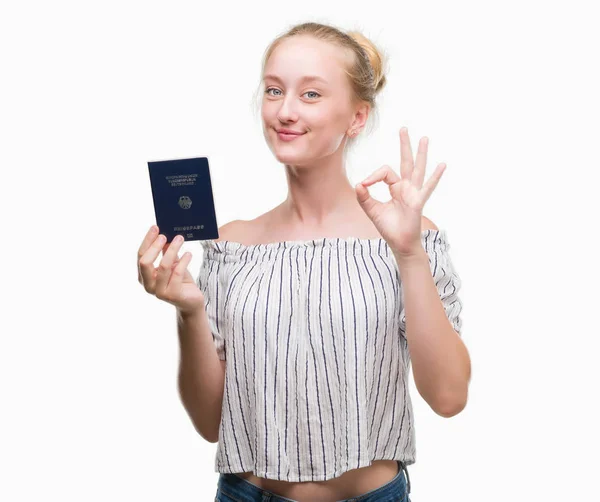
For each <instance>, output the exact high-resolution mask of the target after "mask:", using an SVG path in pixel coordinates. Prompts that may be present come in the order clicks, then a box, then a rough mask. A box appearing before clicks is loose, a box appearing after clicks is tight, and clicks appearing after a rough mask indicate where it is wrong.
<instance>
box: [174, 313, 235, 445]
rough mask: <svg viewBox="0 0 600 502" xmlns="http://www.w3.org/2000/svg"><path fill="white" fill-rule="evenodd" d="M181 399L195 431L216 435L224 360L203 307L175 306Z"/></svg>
mask: <svg viewBox="0 0 600 502" xmlns="http://www.w3.org/2000/svg"><path fill="white" fill-rule="evenodd" d="M177 334H178V336H179V345H180V348H181V350H180V360H179V377H178V386H179V394H180V396H181V401H182V402H183V405H184V407H185V409H186V411H187V412H188V414H189V416H190V418H191V420H192V423H193V424H194V427H195V428H196V431H197V432H198V434H200V435H201V436H202V437H203V438H204V439H206V440H207V441H209V442H211V443H216V442H217V441H218V439H219V425H220V423H221V406H222V402H223V391H224V388H225V364H226V363H225V361H224V360H221V359H219V356H218V355H217V351H216V349H215V345H214V343H213V339H212V333H211V331H210V327H209V325H208V316H207V314H206V310H205V309H204V307H202V308H201V309H198V311H197V312H193V313H183V312H181V311H180V310H179V309H177Z"/></svg>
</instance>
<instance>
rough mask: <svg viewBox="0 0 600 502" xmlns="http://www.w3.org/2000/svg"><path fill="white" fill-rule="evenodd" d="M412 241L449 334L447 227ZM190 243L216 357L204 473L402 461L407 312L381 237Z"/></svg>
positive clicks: (277, 473) (289, 472)
mask: <svg viewBox="0 0 600 502" xmlns="http://www.w3.org/2000/svg"><path fill="white" fill-rule="evenodd" d="M421 239H422V244H423V247H424V249H425V250H426V252H427V255H428V257H429V263H430V268H431V273H432V277H433V279H434V282H435V284H436V287H437V289H438V291H439V295H440V299H441V301H442V304H443V306H444V309H445V311H446V315H447V317H448V319H449V320H450V322H451V324H452V326H453V328H454V330H455V331H456V332H457V333H458V334H459V335H460V332H461V325H462V321H461V318H460V312H461V309H462V303H461V300H460V299H459V297H458V295H457V293H458V290H459V288H460V283H461V281H460V278H459V276H458V275H457V273H456V271H455V269H454V267H453V265H452V262H451V260H450V256H449V253H448V250H449V247H450V246H449V243H448V239H447V235H446V231H445V230H432V229H427V230H424V231H423V232H422V234H421ZM200 242H201V246H202V248H203V252H204V257H203V261H202V264H201V266H200V272H199V275H198V279H197V284H198V287H199V288H200V289H201V290H202V291H203V292H204V294H205V299H206V301H205V305H206V311H207V316H208V321H209V325H210V329H211V331H212V336H213V340H214V344H215V347H216V351H217V354H218V355H219V358H220V359H223V360H224V359H226V360H227V366H226V371H225V386H224V394H223V405H222V413H221V424H220V429H219V440H218V446H217V452H216V456H215V464H214V465H215V471H216V472H220V473H235V472H253V473H254V474H255V475H256V476H260V477H264V478H270V479H278V480H284V481H325V480H328V479H331V478H335V477H338V476H340V475H342V474H343V473H344V472H345V471H347V470H350V469H357V468H359V467H364V466H368V465H370V464H371V462H372V461H373V460H378V459H389V460H401V461H403V462H404V463H405V465H410V464H413V463H414V462H415V453H416V452H415V429H414V423H413V410H412V403H411V399H410V395H409V392H408V371H409V368H410V354H409V352H408V345H407V340H406V333H405V328H406V325H405V322H406V318H405V316H404V307H403V300H402V297H403V295H402V284H401V282H400V276H399V272H398V266H397V262H396V260H395V258H394V255H393V252H392V250H391V248H390V247H389V246H388V244H387V242H386V241H385V240H384V239H383V238H374V239H368V238H356V237H348V238H321V239H315V240H306V241H299V240H298V241H282V242H271V243H266V244H254V245H244V244H241V243H238V242H233V241H220V242H215V241H214V240H205V241H200Z"/></svg>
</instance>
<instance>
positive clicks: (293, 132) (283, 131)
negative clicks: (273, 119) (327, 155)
mask: <svg viewBox="0 0 600 502" xmlns="http://www.w3.org/2000/svg"><path fill="white" fill-rule="evenodd" d="M277 132H278V133H280V134H297V135H300V134H304V133H303V132H299V131H293V130H291V129H277Z"/></svg>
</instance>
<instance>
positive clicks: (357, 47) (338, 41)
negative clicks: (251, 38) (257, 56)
mask: <svg viewBox="0 0 600 502" xmlns="http://www.w3.org/2000/svg"><path fill="white" fill-rule="evenodd" d="M300 35H305V36H306V35H309V36H312V37H314V38H316V39H317V40H323V41H325V42H329V43H332V44H334V45H336V46H338V47H341V48H342V49H344V50H347V51H349V52H350V54H353V57H352V58H351V61H352V62H351V63H350V64H349V65H348V67H346V68H344V72H345V73H346V75H348V80H349V83H350V87H351V89H352V103H353V104H359V103H361V102H365V103H368V104H369V105H370V112H369V118H370V117H371V115H372V114H373V113H376V112H377V111H378V109H377V107H376V101H375V98H376V96H377V94H379V92H381V90H382V89H383V88H384V87H385V84H386V83H387V79H386V76H385V73H386V72H387V68H385V66H386V64H387V57H386V56H385V55H384V53H382V51H380V50H379V49H378V48H377V47H376V46H375V44H374V43H373V42H371V41H370V40H369V39H368V38H367V37H365V36H364V35H363V34H362V33H360V32H359V31H357V30H351V31H348V32H344V31H342V30H340V29H338V28H336V27H334V26H331V25H327V24H321V23H315V22H307V23H302V24H297V25H295V26H293V27H292V28H290V29H289V30H288V31H286V32H285V33H283V34H281V35H279V36H278V37H277V38H276V39H275V40H273V42H271V44H270V45H269V46H268V47H267V49H266V50H265V53H264V57H263V62H262V68H261V75H260V77H261V84H262V78H263V76H264V72H265V67H266V65H267V62H268V61H269V58H270V57H271V54H272V53H273V51H274V50H275V49H276V48H277V47H278V46H279V45H280V44H281V42H283V41H284V40H286V39H289V38H291V37H295V36H300ZM259 89H260V87H259ZM255 100H256V96H255ZM356 138H357V136H354V137H349V138H348V143H347V144H348V145H349V144H353V143H354V141H355V140H356Z"/></svg>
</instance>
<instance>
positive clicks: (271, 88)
mask: <svg viewBox="0 0 600 502" xmlns="http://www.w3.org/2000/svg"><path fill="white" fill-rule="evenodd" d="M269 91H279V89H277V88H275V87H269V88H268V89H266V90H265V94H269ZM309 93H310V94H316V95H317V96H319V97H320V96H321V95H320V94H319V93H318V92H315V91H306V92H305V93H304V94H309ZM270 96H273V94H270Z"/></svg>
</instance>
